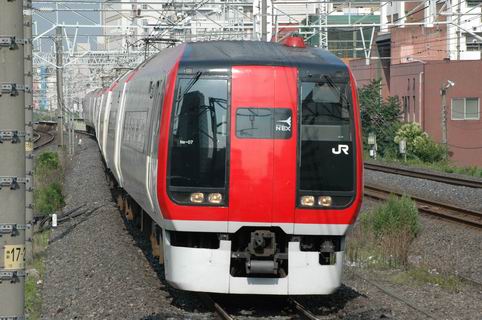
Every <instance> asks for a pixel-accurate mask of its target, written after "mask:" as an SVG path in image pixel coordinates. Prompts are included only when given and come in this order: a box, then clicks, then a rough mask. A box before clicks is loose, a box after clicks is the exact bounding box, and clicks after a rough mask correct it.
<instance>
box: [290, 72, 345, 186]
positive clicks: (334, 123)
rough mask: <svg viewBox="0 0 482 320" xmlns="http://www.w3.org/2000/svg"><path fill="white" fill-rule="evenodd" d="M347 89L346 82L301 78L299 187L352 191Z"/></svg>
mask: <svg viewBox="0 0 482 320" xmlns="http://www.w3.org/2000/svg"><path fill="white" fill-rule="evenodd" d="M350 93H351V89H350V86H349V85H348V84H346V83H343V84H342V83H334V82H332V81H326V82H302V84H301V119H300V123H301V126H300V140H301V143H300V147H301V150H300V168H299V170H300V171H299V180H300V181H299V182H300V183H299V188H300V190H313V191H353V189H354V150H353V143H352V141H353V137H352V135H353V130H352V123H353V121H352V117H353V116H352V112H353V110H352V107H351V99H350Z"/></svg>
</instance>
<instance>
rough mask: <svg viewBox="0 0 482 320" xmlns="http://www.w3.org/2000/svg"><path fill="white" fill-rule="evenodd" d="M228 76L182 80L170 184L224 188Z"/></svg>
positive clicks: (176, 115) (174, 119) (180, 81)
mask: <svg viewBox="0 0 482 320" xmlns="http://www.w3.org/2000/svg"><path fill="white" fill-rule="evenodd" d="M227 99H228V82H227V80H226V79H206V78H202V77H201V74H199V75H196V76H194V77H192V78H187V79H182V78H181V79H180V80H179V83H178V88H177V94H176V101H175V103H174V111H173V112H174V113H173V115H172V132H171V150H170V175H169V179H170V186H172V187H195V188H224V187H225V180H226V141H227V117H228V111H227Z"/></svg>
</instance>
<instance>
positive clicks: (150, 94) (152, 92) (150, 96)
mask: <svg viewBox="0 0 482 320" xmlns="http://www.w3.org/2000/svg"><path fill="white" fill-rule="evenodd" d="M153 96H154V86H153V82H152V81H151V82H149V98H151V99H152V97H153Z"/></svg>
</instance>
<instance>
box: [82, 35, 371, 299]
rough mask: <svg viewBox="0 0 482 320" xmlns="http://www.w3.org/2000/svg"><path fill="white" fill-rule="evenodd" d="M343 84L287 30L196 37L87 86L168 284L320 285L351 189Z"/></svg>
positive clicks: (95, 119)
mask: <svg viewBox="0 0 482 320" xmlns="http://www.w3.org/2000/svg"><path fill="white" fill-rule="evenodd" d="M356 92H357V90H356V84H355V81H354V78H353V76H352V74H351V72H350V70H349V69H348V67H347V66H346V65H345V64H344V63H343V62H342V61H340V60H339V59H338V58H336V57H335V56H334V55H332V54H330V53H329V52H327V51H325V50H322V49H318V48H308V47H305V46H304V44H303V42H302V40H300V38H288V39H287V40H286V41H285V42H284V43H283V44H280V43H268V42H255V41H214V42H196V43H185V44H182V45H179V46H177V47H174V48H170V49H166V50H163V51H162V52H161V53H160V54H158V55H156V56H154V57H153V58H151V59H149V60H148V61H146V62H144V63H143V64H141V65H140V66H139V67H137V68H136V69H135V70H133V71H130V72H128V73H126V74H125V75H123V76H121V77H120V78H119V79H117V80H116V81H115V82H114V83H113V84H112V85H111V86H110V87H109V88H104V89H99V90H96V91H93V92H91V93H89V94H88V95H87V96H86V97H85V100H84V116H85V121H86V124H87V126H88V127H89V129H90V130H93V131H95V133H96V137H97V140H98V143H99V147H100V150H101V152H102V156H103V157H104V160H105V163H106V165H107V167H108V169H109V170H110V171H111V173H112V175H113V177H114V179H115V181H116V184H117V185H118V188H120V190H123V192H124V194H125V195H126V197H128V199H130V200H129V206H133V205H135V206H137V207H138V208H139V209H140V210H142V212H143V213H147V215H148V216H149V217H150V218H151V219H152V221H154V222H155V223H153V224H152V225H153V226H154V227H153V228H152V230H153V234H157V235H158V237H156V238H157V240H156V241H159V244H160V247H161V248H162V251H163V259H164V266H165V277H166V279H167V281H168V282H169V283H170V284H172V285H173V286H174V287H176V288H180V289H183V290H191V291H204V292H219V293H231V294H237V293H239V294H279V295H295V294H296V295H298V294H329V293H332V292H333V291H334V290H335V289H336V288H337V287H338V286H340V283H341V276H342V264H343V253H344V250H345V235H346V233H347V230H348V229H349V228H350V226H351V225H352V224H353V223H354V221H355V219H356V216H357V214H358V211H359V209H360V205H361V201H362V192H363V191H362V177H363V174H362V142H361V135H360V130H361V128H360V121H359V108H358V103H357V94H356Z"/></svg>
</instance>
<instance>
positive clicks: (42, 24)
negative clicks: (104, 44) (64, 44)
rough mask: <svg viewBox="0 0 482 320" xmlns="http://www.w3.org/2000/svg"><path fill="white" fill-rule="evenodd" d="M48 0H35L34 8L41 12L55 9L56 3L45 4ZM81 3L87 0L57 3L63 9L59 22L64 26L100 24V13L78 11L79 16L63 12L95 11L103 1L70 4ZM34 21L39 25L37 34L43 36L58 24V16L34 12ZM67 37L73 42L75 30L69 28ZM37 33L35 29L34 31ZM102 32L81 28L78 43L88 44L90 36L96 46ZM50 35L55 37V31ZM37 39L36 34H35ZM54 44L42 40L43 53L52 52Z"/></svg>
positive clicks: (98, 29) (93, 0)
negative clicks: (42, 34)
mask: <svg viewBox="0 0 482 320" xmlns="http://www.w3.org/2000/svg"><path fill="white" fill-rule="evenodd" d="M45 1H46V0H38V1H35V0H33V3H32V7H33V8H34V9H40V10H42V9H43V10H45V9H55V3H54V1H50V0H48V1H50V2H45ZM72 1H73V2H76V1H77V2H80V1H85V0H65V1H62V2H60V1H57V2H58V8H59V9H61V10H59V12H58V20H59V22H60V23H64V24H77V23H78V24H79V25H93V24H94V23H97V24H99V23H100V14H99V12H92V11H78V14H76V13H74V12H68V11H63V10H69V8H72V9H77V8H78V9H84V10H85V9H93V8H99V5H100V3H101V2H103V1H99V0H87V1H89V2H96V3H98V4H95V3H91V4H76V3H69V2H72ZM33 12H34V13H33V21H34V23H36V25H37V34H41V33H43V32H44V31H46V30H48V29H50V28H51V27H52V26H54V25H55V24H56V19H57V15H56V13H55V12H44V11H38V10H34V11H33ZM66 31H67V35H68V36H69V37H70V38H71V39H72V40H73V38H74V34H75V28H67V29H66ZM34 32H35V29H34ZM101 34H102V30H101V29H100V28H79V31H78V36H77V41H78V42H87V40H88V36H90V37H91V39H90V43H91V45H95V43H96V39H95V36H97V35H101ZM48 35H50V36H54V35H55V30H53V31H52V32H50V33H49V34H48ZM34 37H35V34H34ZM52 45H53V42H52V40H49V39H46V38H42V40H41V46H42V51H50V48H51V47H52Z"/></svg>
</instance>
